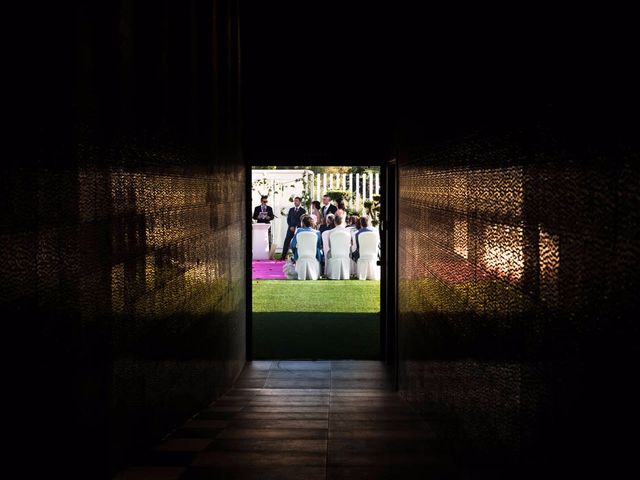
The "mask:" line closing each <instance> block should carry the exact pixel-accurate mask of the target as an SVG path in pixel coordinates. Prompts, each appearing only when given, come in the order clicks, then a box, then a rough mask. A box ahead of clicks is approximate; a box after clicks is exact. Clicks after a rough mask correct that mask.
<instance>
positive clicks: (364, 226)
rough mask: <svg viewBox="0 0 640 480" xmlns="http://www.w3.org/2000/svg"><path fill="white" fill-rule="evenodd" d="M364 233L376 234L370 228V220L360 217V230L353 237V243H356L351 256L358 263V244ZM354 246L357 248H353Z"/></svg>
mask: <svg viewBox="0 0 640 480" xmlns="http://www.w3.org/2000/svg"><path fill="white" fill-rule="evenodd" d="M364 232H375V230H374V229H373V228H371V227H370V226H369V218H368V217H366V216H363V217H360V229H359V230H358V231H357V232H356V234H355V235H354V236H353V237H352V242H355V245H354V244H353V243H352V248H351V249H352V251H353V253H352V254H351V258H352V259H353V261H354V262H357V261H358V258H360V251H359V250H360V245H359V243H358V236H359V235H360V234H361V233H364ZM378 241H379V240H378ZM354 246H355V248H353V247H354Z"/></svg>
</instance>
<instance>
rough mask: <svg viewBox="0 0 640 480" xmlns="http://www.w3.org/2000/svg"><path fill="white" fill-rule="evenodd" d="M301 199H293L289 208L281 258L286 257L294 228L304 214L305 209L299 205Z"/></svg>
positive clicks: (284, 258) (294, 231)
mask: <svg viewBox="0 0 640 480" xmlns="http://www.w3.org/2000/svg"><path fill="white" fill-rule="evenodd" d="M301 202H302V199H301V198H300V197H296V198H294V199H293V207H291V208H290V209H289V213H288V214H287V226H288V228H287V236H286V237H285V238H284V245H283V246H282V260H286V259H287V253H289V245H290V243H291V239H292V238H293V235H294V234H295V233H296V228H297V227H299V226H300V217H302V215H304V214H305V213H307V212H306V210H305V209H304V208H302V207H301V206H300V203H301Z"/></svg>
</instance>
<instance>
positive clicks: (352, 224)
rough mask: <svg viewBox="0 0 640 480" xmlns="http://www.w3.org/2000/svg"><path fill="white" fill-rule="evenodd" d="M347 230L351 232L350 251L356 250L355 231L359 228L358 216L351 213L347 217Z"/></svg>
mask: <svg viewBox="0 0 640 480" xmlns="http://www.w3.org/2000/svg"><path fill="white" fill-rule="evenodd" d="M347 230H349V232H351V253H353V252H355V250H356V233H358V230H360V217H358V216H357V215H351V216H350V217H349V226H348V227H347Z"/></svg>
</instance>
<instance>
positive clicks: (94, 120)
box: [0, 1, 246, 478]
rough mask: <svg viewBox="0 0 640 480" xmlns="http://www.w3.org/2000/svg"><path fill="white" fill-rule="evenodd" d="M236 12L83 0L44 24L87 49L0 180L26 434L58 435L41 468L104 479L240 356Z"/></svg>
mask: <svg viewBox="0 0 640 480" xmlns="http://www.w3.org/2000/svg"><path fill="white" fill-rule="evenodd" d="M235 5H236V2H233V1H229V2H226V1H223V2H206V1H202V2H201V1H193V2H147V1H123V2H108V1H105V2H103V1H98V2H89V3H86V2H85V3H83V2H80V3H78V2H76V3H75V5H74V7H73V8H75V10H73V8H71V7H67V8H66V9H61V10H60V11H59V12H57V11H56V12H52V18H51V24H50V26H48V27H47V28H48V29H47V28H45V29H44V30H43V31H42V32H40V31H39V32H37V34H34V38H35V39H36V40H38V41H42V42H45V41H49V39H51V41H53V42H57V46H58V49H59V50H60V51H61V52H65V51H67V50H68V49H69V48H70V47H72V48H71V50H72V51H73V47H75V54H76V64H75V65H74V67H75V68H74V69H72V68H70V67H71V66H70V65H66V64H64V63H63V62H62V61H61V62H60V66H59V68H58V69H56V70H51V71H49V72H48V73H47V75H48V77H49V79H50V82H51V85H52V86H54V87H57V88H58V87H59V89H53V88H52V89H51V90H55V91H50V92H48V93H47V94H46V95H45V94H42V95H41V98H42V99H45V100H46V103H43V104H40V105H38V110H34V111H33V115H34V116H36V117H38V118H45V119H48V120H49V123H48V124H47V125H46V128H43V129H42V130H35V129H33V130H30V131H29V132H25V137H27V136H28V137H29V142H28V143H26V144H25V145H24V151H23V152H22V154H21V156H20V157H18V158H17V160H16V161H15V164H14V165H12V166H11V167H7V168H6V169H3V170H2V172H1V174H0V188H1V189H2V192H3V195H2V210H3V216H2V218H3V220H2V224H1V225H0V282H2V285H3V288H1V289H0V302H1V306H2V310H1V311H2V314H3V315H2V316H3V319H7V322H8V325H10V329H9V330H10V334H12V335H15V336H11V335H9V337H8V338H15V339H18V340H16V341H12V342H11V343H12V347H14V348H15V351H14V350H12V352H13V353H12V358H14V359H16V361H17V362H18V363H19V368H16V369H15V370H16V377H17V378H16V379H17V381H18V382H19V383H16V385H19V386H17V387H16V388H15V391H16V392H17V393H18V394H19V396H20V398H21V401H20V405H19V408H20V410H21V411H25V412H28V414H27V416H28V418H27V420H26V421H23V425H22V426H21V427H20V428H19V430H20V431H21V432H23V433H25V436H29V435H32V434H33V433H35V432H36V429H37V431H38V432H40V433H41V434H44V435H46V436H47V437H48V438H50V439H51V438H53V440H48V441H47V444H48V445H47V447H46V448H45V449H43V451H42V452H41V453H42V457H41V458H40V459H39V462H38V463H37V464H36V465H33V467H32V468H33V469H34V472H39V469H40V468H42V470H43V472H42V473H43V474H44V473H46V472H51V471H56V472H61V473H62V472H64V473H63V475H65V476H67V477H68V478H75V477H76V476H78V477H80V478H111V476H112V474H113V472H115V471H117V470H118V469H119V467H121V466H122V465H123V464H124V463H126V462H127V461H131V460H132V459H133V458H134V456H135V455H136V454H137V452H138V451H141V450H144V449H146V448H148V447H149V446H150V445H151V444H153V443H154V442H157V441H159V440H160V439H161V438H162V437H163V436H164V435H165V434H167V433H169V432H170V431H171V430H172V429H173V428H175V427H177V426H179V425H181V424H182V423H183V422H184V421H185V420H186V419H188V418H189V417H190V416H191V415H193V414H194V413H196V412H198V411H199V410H201V409H202V408H203V407H205V406H206V405H208V403H209V402H211V401H212V400H214V399H215V398H216V397H217V396H219V395H220V394H222V393H223V392H224V391H225V390H226V389H227V388H229V386H230V385H231V383H232V381H233V380H234V378H235V377H236V376H237V375H238V374H239V372H240V371H241V369H242V367H243V365H244V362H245V325H246V315H245V293H244V292H245V288H246V287H245V280H246V279H245V242H246V238H245V224H244V219H243V218H242V212H244V208H245V199H244V185H245V178H244V175H245V173H244V172H245V167H244V163H243V160H242V155H241V152H240V148H239V138H238V119H239V93H238V81H239V79H238V62H239V54H238V44H237V34H238V30H237V15H236V13H235V8H236V7H235ZM68 22H71V23H72V25H69V24H68ZM62 26H64V28H63V27H62ZM58 30H65V31H66V30H68V31H70V32H76V35H72V37H73V38H72V41H73V42H74V43H73V45H71V46H70V45H68V44H65V43H64V41H63V39H64V38H66V37H60V36H57V35H56V32H57V31H58ZM36 35H38V36H36ZM45 37H46V38H45ZM65 58H66V57H65ZM67 67H69V69H68V70H67ZM68 85H74V91H73V92H72V95H71V98H69V97H65V94H66V93H68V90H65V89H64V88H62V87H63V86H68ZM49 87H50V85H45V86H43V88H47V89H48V88H49ZM45 100H43V102H44V101H45ZM69 104H72V105H73V109H74V110H73V114H74V117H73V123H70V122H68V121H67V120H68V119H67V118H66V117H65V116H64V114H65V113H68V112H67V111H65V110H63V108H68V105H69ZM56 109H58V110H56ZM35 424H37V426H35ZM16 443H19V442H18V441H16ZM36 476H37V475H36Z"/></svg>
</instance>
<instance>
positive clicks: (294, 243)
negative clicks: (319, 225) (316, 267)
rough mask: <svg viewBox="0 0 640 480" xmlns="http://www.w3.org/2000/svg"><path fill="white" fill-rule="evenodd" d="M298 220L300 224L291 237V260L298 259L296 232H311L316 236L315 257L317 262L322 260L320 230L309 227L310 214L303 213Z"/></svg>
mask: <svg viewBox="0 0 640 480" xmlns="http://www.w3.org/2000/svg"><path fill="white" fill-rule="evenodd" d="M300 222H301V225H302V226H301V227H300V228H298V229H297V230H296V233H295V235H294V236H293V238H292V239H291V250H292V251H293V260H294V261H297V260H298V233H300V232H313V233H315V234H316V236H317V237H318V241H317V243H316V258H317V259H318V262H321V261H322V244H321V240H320V232H318V231H317V230H314V229H313V228H311V222H312V221H311V216H310V215H303V216H302V219H301V220H300Z"/></svg>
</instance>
